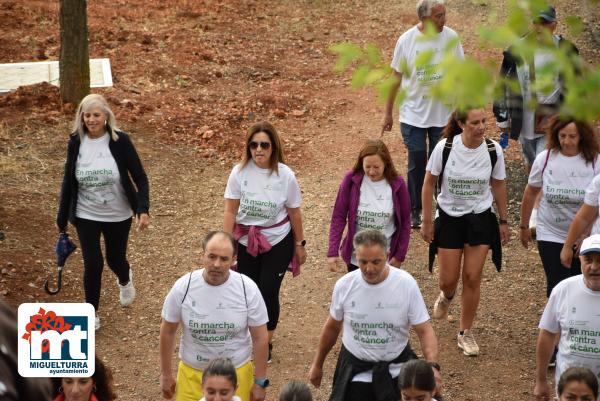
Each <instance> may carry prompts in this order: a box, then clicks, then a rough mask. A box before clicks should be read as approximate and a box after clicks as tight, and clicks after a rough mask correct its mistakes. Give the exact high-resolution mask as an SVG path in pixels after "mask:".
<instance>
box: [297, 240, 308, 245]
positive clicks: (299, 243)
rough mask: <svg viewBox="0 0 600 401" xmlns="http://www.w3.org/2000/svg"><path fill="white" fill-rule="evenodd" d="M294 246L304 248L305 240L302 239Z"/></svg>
mask: <svg viewBox="0 0 600 401" xmlns="http://www.w3.org/2000/svg"><path fill="white" fill-rule="evenodd" d="M296 245H299V246H306V240H305V239H303V240H302V241H296Z"/></svg>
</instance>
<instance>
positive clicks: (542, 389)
mask: <svg viewBox="0 0 600 401" xmlns="http://www.w3.org/2000/svg"><path fill="white" fill-rule="evenodd" d="M533 396H534V397H535V400H536V401H549V400H550V387H549V386H548V381H547V380H546V381H543V382H541V381H539V380H536V381H535V387H534V388H533Z"/></svg>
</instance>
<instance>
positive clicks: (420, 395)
mask: <svg viewBox="0 0 600 401" xmlns="http://www.w3.org/2000/svg"><path fill="white" fill-rule="evenodd" d="M398 386H399V387H400V399H401V400H402V401H416V400H422V401H431V400H432V399H433V394H434V393H435V377H434V375H433V370H432V368H431V366H430V365H429V363H427V362H425V361H423V360H421V359H414V360H411V361H408V362H406V363H405V364H403V365H402V370H401V371H400V377H399V378H398Z"/></svg>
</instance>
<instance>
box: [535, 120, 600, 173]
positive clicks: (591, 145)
mask: <svg viewBox="0 0 600 401" xmlns="http://www.w3.org/2000/svg"><path fill="white" fill-rule="evenodd" d="M571 123H573V124H575V127H576V128H577V132H578V133H579V151H580V152H581V154H582V155H583V158H584V159H585V161H586V162H587V163H592V162H593V161H594V159H596V156H597V155H598V152H600V145H599V144H598V139H597V138H596V135H595V132H594V128H592V126H591V125H589V124H587V123H584V122H582V121H578V120H575V119H574V118H572V117H564V116H560V115H557V116H554V117H552V119H551V120H550V122H549V123H548V126H547V127H546V139H547V140H548V143H547V144H546V148H547V149H548V150H560V141H559V140H558V133H559V131H560V130H562V129H563V128H564V127H566V126H567V125H569V124H571Z"/></svg>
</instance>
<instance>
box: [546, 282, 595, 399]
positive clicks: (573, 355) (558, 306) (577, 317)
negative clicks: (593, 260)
mask: <svg viewBox="0 0 600 401" xmlns="http://www.w3.org/2000/svg"><path fill="white" fill-rule="evenodd" d="M599 310H600V291H592V290H590V289H589V288H587V287H586V285H585V283H584V281H583V276H582V275H578V276H574V277H569V278H567V279H565V280H563V281H561V282H560V283H558V284H557V285H556V287H554V290H552V294H550V298H549V299H548V304H547V305H546V308H545V309H544V313H543V314H542V318H541V320H540V324H539V328H540V329H543V330H546V331H548V332H550V333H560V341H559V343H558V354H557V356H556V382H558V379H559V378H560V375H561V374H562V373H563V372H564V371H565V370H566V369H567V368H568V367H571V366H582V367H586V368H588V369H590V370H591V371H592V372H594V374H595V375H596V376H597V377H598V375H600V313H598V311H599ZM599 400H600V399H599Z"/></svg>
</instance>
